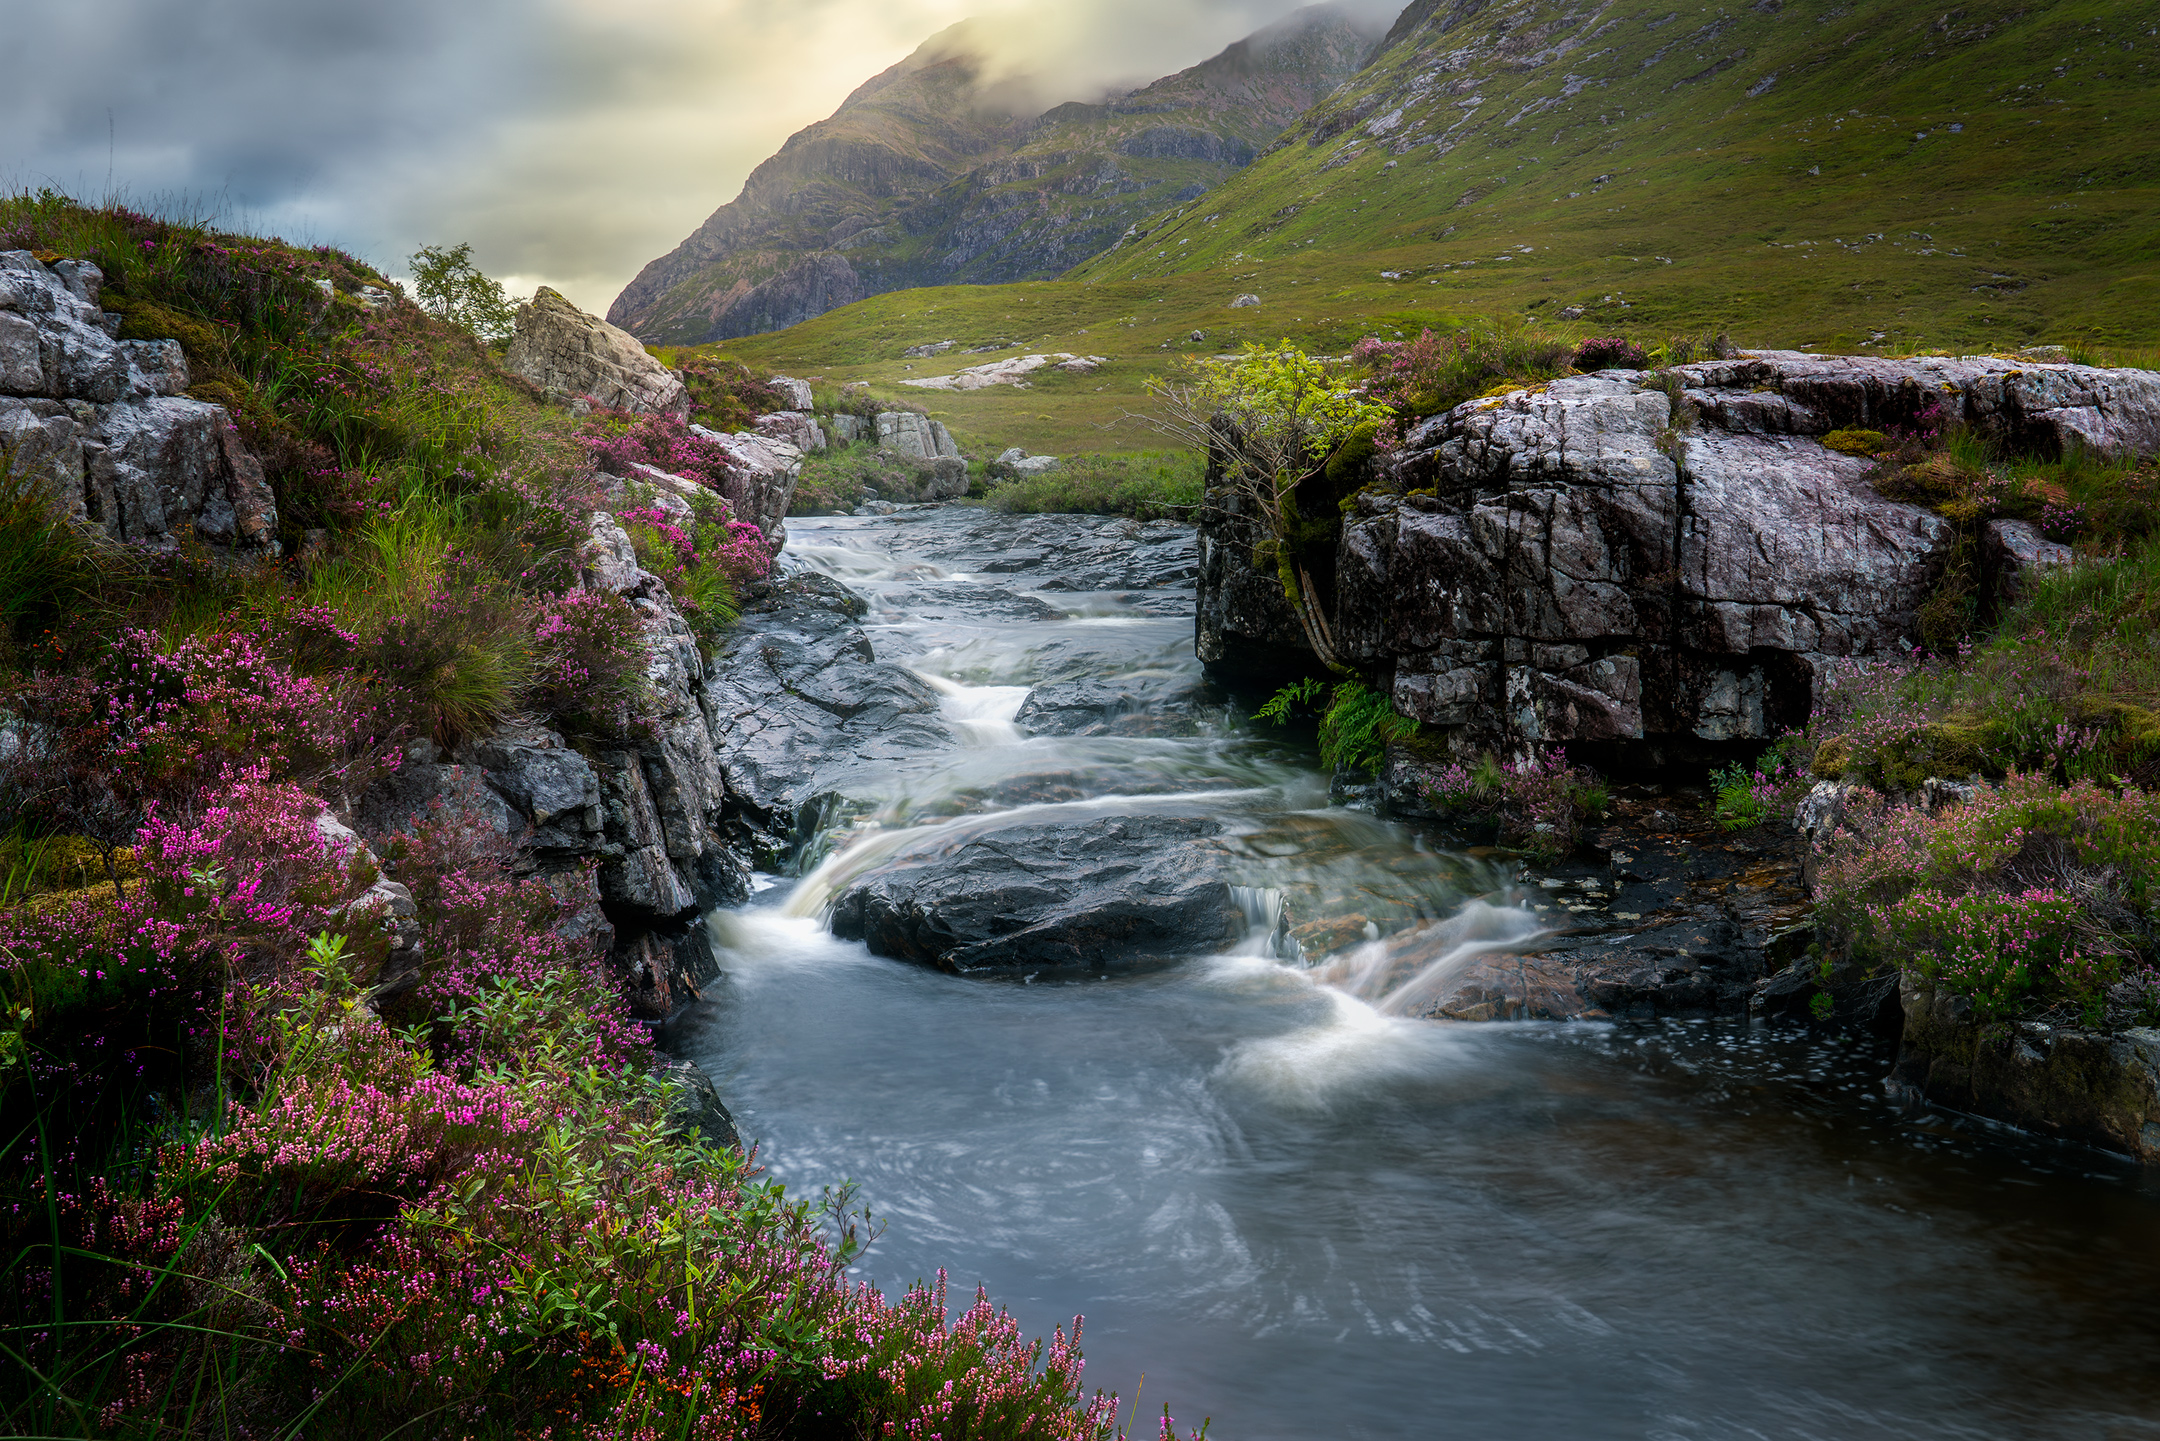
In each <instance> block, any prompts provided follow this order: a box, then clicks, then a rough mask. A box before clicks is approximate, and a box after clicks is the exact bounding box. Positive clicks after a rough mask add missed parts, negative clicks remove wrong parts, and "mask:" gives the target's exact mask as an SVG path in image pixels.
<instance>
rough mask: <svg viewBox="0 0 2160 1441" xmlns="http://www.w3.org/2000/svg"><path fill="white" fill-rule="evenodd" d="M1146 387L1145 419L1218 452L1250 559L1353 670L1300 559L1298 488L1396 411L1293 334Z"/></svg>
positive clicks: (1335, 663)
mask: <svg viewBox="0 0 2160 1441" xmlns="http://www.w3.org/2000/svg"><path fill="white" fill-rule="evenodd" d="M1147 388H1148V393H1149V394H1150V395H1153V396H1154V397H1155V398H1156V400H1157V401H1159V402H1160V409H1159V410H1157V411H1156V413H1154V414H1152V415H1146V416H1141V417H1139V418H1140V419H1141V420H1143V421H1145V422H1146V423H1147V424H1149V425H1151V426H1153V427H1154V428H1155V429H1156V430H1159V431H1161V432H1162V433H1163V434H1164V435H1168V436H1171V437H1173V438H1174V439H1176V440H1178V441H1180V442H1182V443H1183V444H1186V445H1189V446H1192V447H1193V448H1195V449H1200V450H1206V451H1208V452H1209V453H1210V454H1211V455H1213V456H1216V457H1219V459H1220V462H1221V465H1222V475H1223V479H1224V481H1225V482H1227V483H1228V484H1229V486H1230V487H1231V491H1232V493H1233V494H1234V495H1236V496H1237V497H1239V498H1240V499H1241V500H1243V501H1244V502H1245V503H1246V504H1247V505H1248V506H1249V507H1250V508H1251V511H1252V514H1253V516H1254V518H1255V519H1256V520H1257V521H1258V523H1259V525H1260V529H1261V541H1260V544H1259V546H1258V547H1257V548H1256V551H1255V556H1254V559H1255V560H1256V561H1265V560H1267V559H1270V558H1272V559H1273V561H1274V563H1275V573H1276V575H1277V576H1278V577H1280V579H1281V581H1282V588H1283V597H1284V599H1286V600H1287V601H1288V602H1289V603H1290V610H1291V612H1292V614H1294V615H1296V616H1297V619H1298V625H1299V626H1300V627H1301V628H1302V629H1303V630H1304V632H1305V639H1306V641H1307V643H1308V644H1310V645H1311V646H1312V649H1313V654H1314V655H1316V656H1318V657H1319V658H1320V660H1321V663H1322V664H1324V665H1326V666H1328V667H1329V668H1330V669H1331V670H1336V671H1343V672H1344V673H1347V671H1346V669H1345V667H1344V666H1343V664H1342V662H1340V661H1339V660H1337V659H1336V656H1335V645H1334V637H1333V636H1332V635H1331V634H1330V632H1329V629H1328V621H1327V614H1326V612H1325V611H1323V610H1322V609H1321V606H1320V597H1319V593H1318V592H1317V591H1316V590H1315V589H1314V587H1313V583H1312V577H1311V576H1310V575H1308V574H1307V573H1306V571H1305V568H1304V567H1303V566H1302V565H1300V564H1299V563H1298V558H1297V545H1296V538H1297V533H1298V526H1299V522H1300V520H1301V517H1300V516H1299V514H1298V508H1297V494H1296V492H1297V487H1298V483H1299V482H1300V481H1302V480H1304V479H1305V478H1306V477H1307V476H1308V475H1310V474H1312V473H1313V471H1315V470H1316V469H1318V468H1319V467H1320V466H1321V465H1323V464H1324V463H1325V462H1326V460H1327V458H1328V456H1329V454H1330V453H1332V452H1333V451H1334V449H1335V448H1336V447H1337V446H1339V445H1341V444H1342V443H1343V441H1344V440H1346V439H1348V438H1349V436H1350V434H1351V432H1353V431H1355V430H1357V429H1358V428H1359V427H1361V426H1366V425H1377V424H1379V423H1381V422H1383V421H1385V420H1387V419H1388V418H1389V415H1390V414H1391V412H1390V411H1389V410H1388V409H1387V407H1386V406H1383V405H1376V404H1374V403H1373V402H1371V401H1369V400H1367V399H1366V398H1365V397H1364V394H1363V392H1362V391H1361V389H1360V388H1359V387H1358V386H1357V385H1356V383H1355V382H1354V381H1352V380H1351V379H1349V378H1348V377H1345V376H1342V375H1340V374H1338V373H1337V372H1336V370H1335V369H1334V368H1333V367H1332V366H1331V365H1330V363H1329V362H1327V361H1325V360H1322V359H1320V358H1318V357H1316V356H1311V355H1307V354H1306V353H1305V352H1304V351H1302V350H1299V349H1298V348H1297V347H1295V346H1293V345H1291V344H1290V343H1289V342H1288V341H1287V340H1286V341H1283V342H1281V343H1280V344H1279V345H1277V346H1276V347H1275V348H1274V349H1272V350H1270V349H1266V348H1264V347H1262V346H1259V345H1255V344H1252V343H1250V342H1248V343H1247V344H1246V346H1245V349H1244V351H1243V352H1242V353H1241V354H1239V355H1236V356H1234V357H1231V358H1229V359H1227V360H1197V361H1194V362H1192V363H1191V364H1190V365H1189V366H1188V367H1187V369H1186V370H1185V371H1184V372H1182V373H1181V374H1179V375H1176V376H1173V377H1171V378H1169V379H1167V380H1165V379H1162V378H1160V377H1155V376H1150V377H1149V378H1148V382H1147Z"/></svg>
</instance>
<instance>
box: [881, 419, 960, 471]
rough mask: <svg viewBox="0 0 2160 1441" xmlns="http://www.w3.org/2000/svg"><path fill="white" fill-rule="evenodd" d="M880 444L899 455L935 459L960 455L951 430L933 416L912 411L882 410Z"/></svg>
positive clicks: (919, 458) (918, 458)
mask: <svg viewBox="0 0 2160 1441" xmlns="http://www.w3.org/2000/svg"><path fill="white" fill-rule="evenodd" d="M877 443H878V444H879V445H880V446H883V447H884V448H885V449H887V450H889V451H891V452H892V453H893V454H895V455H906V456H912V457H914V458H915V459H917V460H932V459H935V458H937V457H938V456H952V457H955V458H957V457H958V456H959V454H960V447H959V446H958V445H957V444H955V443H954V442H953V438H952V432H951V431H949V430H947V429H946V428H945V427H944V425H942V424H941V423H939V422H938V421H935V420H932V419H931V418H930V417H929V416H927V415H917V414H916V413H915V412H914V411H912V410H887V411H881V412H879V414H878V418H877Z"/></svg>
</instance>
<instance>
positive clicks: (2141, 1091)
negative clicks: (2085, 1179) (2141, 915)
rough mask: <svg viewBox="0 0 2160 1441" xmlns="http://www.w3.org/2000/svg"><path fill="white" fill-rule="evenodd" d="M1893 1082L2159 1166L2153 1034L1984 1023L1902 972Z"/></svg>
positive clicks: (1960, 1002) (1960, 1000)
mask: <svg viewBox="0 0 2160 1441" xmlns="http://www.w3.org/2000/svg"><path fill="white" fill-rule="evenodd" d="M1899 1000H1900V1003H1901V1005H1902V1007H1903V1011H1904V1020H1905V1030H1904V1036H1903V1039H1902V1040H1901V1042H1900V1045H1899V1050H1898V1060H1897V1066H1896V1069H1895V1071H1894V1072H1893V1076H1894V1078H1895V1079H1896V1081H1897V1082H1898V1083H1900V1084H1901V1085H1902V1086H1904V1087H1905V1088H1907V1090H1908V1091H1909V1092H1910V1093H1912V1094H1915V1095H1918V1096H1923V1097H1925V1098H1926V1099H1928V1100H1930V1101H1933V1102H1935V1103H1936V1104H1938V1105H1943V1106H1948V1107H1951V1108H1952V1109H1954V1110H1959V1111H1968V1112H1971V1113H1972V1114H1974V1115H1980V1116H1986V1117H1989V1118H1990V1119H1993V1120H1997V1121H2003V1122H2007V1123H2008V1124H2010V1125H2013V1126H2017V1127H2019V1128H2020V1129H2023V1130H2028V1131H2035V1132H2038V1133H2039V1134H2041V1135H2049V1136H2058V1137H2061V1138H2062V1139H2064V1140H2067V1141H2078V1142H2082V1143H2083V1144H2085V1145H2088V1146H2098V1147H2100V1148H2102V1149H2104V1150H2109V1151H2116V1152H2120V1153H2121V1154H2123V1155H2126V1156H2133V1157H2135V1158H2137V1159H2138V1160H2140V1161H2143V1162H2144V1163H2145V1164H2147V1165H2160V1030H2154V1029H2152V1028H2150V1027H2133V1028H2131V1029H2128V1030H2125V1031H2121V1032H2118V1033H2114V1034H2106V1033H2102V1032H2098V1031H2089V1030H2085V1029H2083V1028H2081V1027H2078V1026H2064V1025H2051V1024H2049V1023H2047V1022H2044V1021H2017V1022H2010V1023H1986V1022H1983V1021H1982V1020H1981V1019H1980V1018H1979V1017H1978V1016H1976V1015H1975V1014H1974V1013H1973V1010H1972V1006H1971V1002H1970V1001H1969V1000H1968V999H1967V998H1966V997H1964V996H1960V995H1956V994H1953V993H1951V992H1949V991H1947V990H1939V989H1937V987H1936V985H1935V983H1934V982H1933V981H1932V980H1930V979H1928V978H1927V977H1924V976H1920V975H1916V974H1913V973H1910V972H1908V973H1907V974H1906V975H1905V976H1904V978H1903V982H1902V985H1901V987H1900V991H1899Z"/></svg>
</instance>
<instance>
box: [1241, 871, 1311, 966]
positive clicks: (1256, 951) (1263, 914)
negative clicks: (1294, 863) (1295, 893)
mask: <svg viewBox="0 0 2160 1441" xmlns="http://www.w3.org/2000/svg"><path fill="white" fill-rule="evenodd" d="M1230 899H1231V900H1232V901H1234V902H1236V903H1237V908H1238V910H1239V911H1240V912H1242V913H1243V914H1244V916H1245V944H1244V945H1243V946H1241V947H1240V948H1239V949H1240V950H1241V951H1242V952H1244V953H1245V954H1248V955H1259V956H1268V957H1270V958H1272V959H1274V960H1278V961H1302V960H1304V959H1305V948H1304V947H1303V946H1301V945H1299V944H1298V943H1297V940H1296V939H1295V938H1294V937H1293V936H1291V934H1290V917H1289V915H1288V913H1287V911H1286V909H1285V906H1284V901H1283V893H1282V892H1281V891H1280V890H1277V889H1275V888H1274V887H1272V886H1232V887H1231V888H1230Z"/></svg>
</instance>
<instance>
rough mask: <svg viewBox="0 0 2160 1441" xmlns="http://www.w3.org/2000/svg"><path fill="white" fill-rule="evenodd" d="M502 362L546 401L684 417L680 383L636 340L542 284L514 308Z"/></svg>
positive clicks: (686, 398) (685, 394) (685, 398)
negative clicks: (582, 400) (583, 401)
mask: <svg viewBox="0 0 2160 1441" xmlns="http://www.w3.org/2000/svg"><path fill="white" fill-rule="evenodd" d="M503 364H504V365H505V366H506V367H507V368H508V369H509V370H510V371H511V372H512V373H513V374H516V375H520V376H523V377H524V378H525V379H527V380H529V381H531V382H532V383H533V384H534V385H537V386H539V387H540V388H541V389H542V390H544V391H546V392H547V393H548V394H549V395H550V396H554V397H557V398H565V399H566V398H571V397H578V396H583V397H587V398H589V399H590V400H591V401H592V402H593V403H594V404H595V405H600V406H604V407H606V408H608V409H610V410H627V411H634V412H637V413H639V414H650V415H672V416H674V417H675V418H676V419H677V420H687V419H689V416H690V392H689V390H688V389H687V388H686V387H685V386H684V385H683V382H682V378H681V377H680V376H678V375H676V374H675V372H673V371H671V370H669V369H668V368H667V367H666V366H664V365H662V364H661V363H660V362H659V361H657V360H655V359H653V358H652V356H650V355H648V354H646V353H645V347H644V345H643V344H641V343H640V342H639V341H638V338H637V337H636V336H634V335H632V334H631V333H630V332H629V331H627V330H618V329H616V328H615V327H614V326H612V325H610V324H608V323H607V322H606V321H605V320H602V319H601V318H600V317H599V316H597V315H588V314H586V313H585V312H584V311H582V310H580V309H578V308H577V307H576V306H575V305H572V304H571V303H570V302H569V301H568V300H565V299H564V298H563V297H562V296H561V295H560V294H558V293H557V292H556V291H554V290H552V289H550V288H549V287H547V286H545V285H543V286H541V287H540V288H539V290H537V291H536V292H534V294H533V298H532V299H531V300H529V301H527V302H526V303H525V304H524V305H521V306H519V307H518V312H517V334H516V335H515V336H514V337H513V338H512V339H511V341H510V346H509V349H507V350H506V351H505V352H504V353H503Z"/></svg>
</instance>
